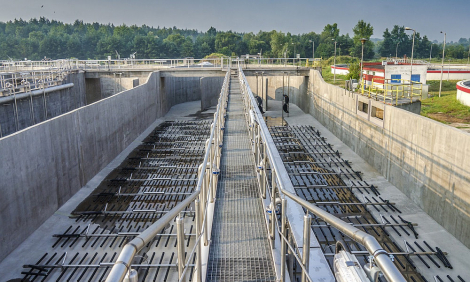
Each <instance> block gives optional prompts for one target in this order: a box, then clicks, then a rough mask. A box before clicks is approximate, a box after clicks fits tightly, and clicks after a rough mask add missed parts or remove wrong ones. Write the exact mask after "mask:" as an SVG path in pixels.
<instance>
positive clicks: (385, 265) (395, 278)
mask: <svg viewBox="0 0 470 282" xmlns="http://www.w3.org/2000/svg"><path fill="white" fill-rule="evenodd" d="M238 75H239V80H240V86H241V87H240V89H241V90H242V94H243V98H244V104H245V110H246V111H247V122H248V123H249V126H250V129H251V131H252V132H253V133H252V134H253V135H252V136H253V137H256V136H258V138H260V140H261V142H262V143H263V144H264V146H261V145H258V142H254V148H255V151H256V150H257V151H258V153H257V154H261V151H260V150H261V148H262V147H264V157H263V160H265V162H264V163H262V162H261V163H260V166H261V164H263V166H264V167H265V166H266V165H268V164H269V166H270V168H271V173H272V185H271V188H272V191H271V204H270V206H271V212H272V216H271V218H272V220H271V222H272V224H271V226H270V228H269V229H270V235H271V236H273V237H271V239H272V240H274V234H275V232H276V231H277V233H278V234H279V237H280V240H281V252H282V253H281V260H283V259H282V258H283V257H284V256H285V255H286V253H285V251H286V248H285V247H284V248H283V244H287V245H288V246H289V247H291V246H290V245H289V242H288V241H287V238H286V236H285V223H284V224H283V226H282V227H281V230H279V229H277V230H276V222H277V220H276V216H275V206H276V193H279V195H280V196H284V197H288V198H290V199H291V200H293V201H294V202H296V203H297V204H299V205H301V206H302V207H303V208H305V209H306V210H307V211H308V212H311V213H312V214H314V215H316V216H317V217H319V218H321V219H322V220H324V221H325V222H327V223H329V224H330V225H331V226H333V227H334V228H336V229H338V230H339V231H340V232H342V233H343V234H345V235H346V236H348V237H350V238H351V239H352V240H354V241H356V242H358V243H360V244H362V245H363V246H364V247H365V248H366V249H367V251H369V253H371V254H372V256H373V258H374V261H375V263H376V264H377V265H378V266H379V267H380V269H381V270H382V272H383V274H384V275H385V277H386V279H387V280H388V281H390V282H405V281H406V280H405V278H404V277H403V275H402V274H401V273H400V271H399V270H398V269H397V267H396V266H395V264H394V263H393V262H392V260H391V259H390V257H389V254H388V253H387V252H386V251H385V250H384V249H382V246H381V245H380V244H379V242H378V241H377V240H376V239H375V237H373V236H372V235H369V234H367V233H366V232H364V231H361V230H359V229H358V228H356V227H354V226H351V225H350V224H348V223H347V222H345V221H343V220H341V219H339V218H337V217H336V216H334V215H332V214H330V213H329V212H327V211H325V210H323V209H321V208H320V207H318V206H316V205H315V204H312V203H309V202H308V201H306V200H304V199H302V198H300V197H298V196H297V195H296V194H295V189H294V187H293V184H292V182H291V180H290V177H289V174H288V173H287V170H286V168H285V167H284V164H283V161H282V158H281V156H280V155H279V152H278V150H277V149H276V146H275V144H274V141H273V139H272V137H271V135H270V133H269V130H268V127H267V126H266V123H265V122H264V119H263V116H262V115H261V112H260V111H259V109H258V106H257V103H256V100H255V98H254V96H253V93H252V92H251V89H250V86H249V85H248V82H247V80H246V77H245V75H244V73H243V71H242V69H241V68H239V73H238ZM255 132H256V133H257V134H256V135H255ZM252 140H255V139H252ZM258 168H259V167H258ZM259 170H260V171H261V169H259ZM262 177H266V175H265V174H264V173H263V176H262ZM260 183H262V185H264V187H261V189H262V190H265V189H266V188H267V187H266V184H265V183H263V182H260ZM282 200H285V199H281V205H282ZM284 205H285V204H284ZM281 212H282V215H281V221H284V216H285V210H284V209H282V210H281ZM304 220H305V222H304V232H303V233H304V238H303V239H304V246H307V247H304V249H303V257H302V260H300V258H299V257H298V256H294V257H295V258H296V260H297V261H298V262H299V265H300V266H301V268H302V281H306V280H309V281H312V280H311V278H310V276H309V274H308V270H307V269H308V267H309V265H308V264H309V257H308V254H307V253H308V252H309V249H310V248H309V246H310V230H311V228H310V224H309V223H308V222H309V221H310V220H309V218H308V217H307V216H306V218H305V219H304ZM307 227H308V230H306V228H307ZM273 245H274V244H273ZM292 251H293V253H294V254H295V251H294V250H293V249H292ZM284 261H285V260H284ZM281 264H282V261H281ZM284 264H285V263H284ZM283 267H285V266H282V265H281V274H282V275H283V276H282V277H281V281H285V275H286V271H285V270H284V271H282V268H283Z"/></svg>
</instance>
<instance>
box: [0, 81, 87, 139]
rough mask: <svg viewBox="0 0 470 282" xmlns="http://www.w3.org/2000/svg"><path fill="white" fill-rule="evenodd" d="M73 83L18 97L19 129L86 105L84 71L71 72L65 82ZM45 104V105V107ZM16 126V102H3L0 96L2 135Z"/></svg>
mask: <svg viewBox="0 0 470 282" xmlns="http://www.w3.org/2000/svg"><path fill="white" fill-rule="evenodd" d="M67 83H73V84H74V87H71V88H67V89H63V90H58V91H54V92H50V93H46V98H45V100H46V101H45V103H44V96H43V95H37V96H33V97H32V101H31V98H29V97H28V98H24V99H17V103H16V104H17V108H18V130H22V129H24V128H27V127H29V126H32V125H34V124H37V123H40V122H42V121H45V120H47V119H50V118H53V117H56V116H58V115H61V114H63V113H66V112H69V111H71V110H74V109H77V108H80V107H83V106H85V105H86V96H85V77H84V74H83V72H80V73H73V74H69V75H68V76H67V77H66V79H65V81H64V84H67ZM44 105H45V107H44ZM16 131H17V128H16V108H15V104H14V102H7V103H2V99H1V98H0V137H3V136H6V135H9V134H12V133H14V132H16Z"/></svg>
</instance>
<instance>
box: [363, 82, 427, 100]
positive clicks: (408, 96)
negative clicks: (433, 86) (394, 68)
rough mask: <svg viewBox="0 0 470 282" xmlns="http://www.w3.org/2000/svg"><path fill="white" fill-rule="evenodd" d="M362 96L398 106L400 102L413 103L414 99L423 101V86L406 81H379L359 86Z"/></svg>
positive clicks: (419, 83)
mask: <svg viewBox="0 0 470 282" xmlns="http://www.w3.org/2000/svg"><path fill="white" fill-rule="evenodd" d="M359 87H360V94H362V95H363V96H367V97H369V98H375V99H376V100H378V101H383V102H384V103H390V104H392V105H395V106H396V105H398V104H399V102H408V101H409V102H410V103H413V99H415V100H414V101H416V100H421V97H422V95H423V84H422V83H421V82H416V81H410V80H405V79H383V78H382V79H377V80H374V79H372V81H371V82H370V83H369V84H367V83H366V84H364V85H359Z"/></svg>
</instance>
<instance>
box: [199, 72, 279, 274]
mask: <svg viewBox="0 0 470 282" xmlns="http://www.w3.org/2000/svg"><path fill="white" fill-rule="evenodd" d="M222 151H223V153H222V158H221V165H220V166H221V167H220V174H221V175H220V180H219V183H218V188H217V198H216V199H217V200H216V204H215V209H214V221H213V229H212V236H211V238H212V243H211V247H210V253H209V261H208V271H207V281H275V280H276V274H275V270H274V263H273V259H272V253H271V246H270V243H269V239H268V232H267V228H266V221H265V215H264V209H263V205H262V202H261V199H260V197H259V188H258V183H257V179H256V175H255V170H254V159H253V157H252V151H251V147H250V138H249V133H248V130H247V126H246V123H245V113H244V110H243V101H242V95H241V92H240V85H239V82H238V79H237V76H236V75H235V76H234V75H233V74H232V77H231V83H230V95H229V100H228V106H227V118H226V125H225V132H224V145H223V148H222Z"/></svg>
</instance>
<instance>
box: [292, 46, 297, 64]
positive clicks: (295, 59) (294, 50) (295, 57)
mask: <svg viewBox="0 0 470 282" xmlns="http://www.w3.org/2000/svg"><path fill="white" fill-rule="evenodd" d="M292 45H294V61H293V63H294V65H295V64H296V61H297V60H296V59H295V58H297V56H296V54H295V43H294V42H292Z"/></svg>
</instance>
